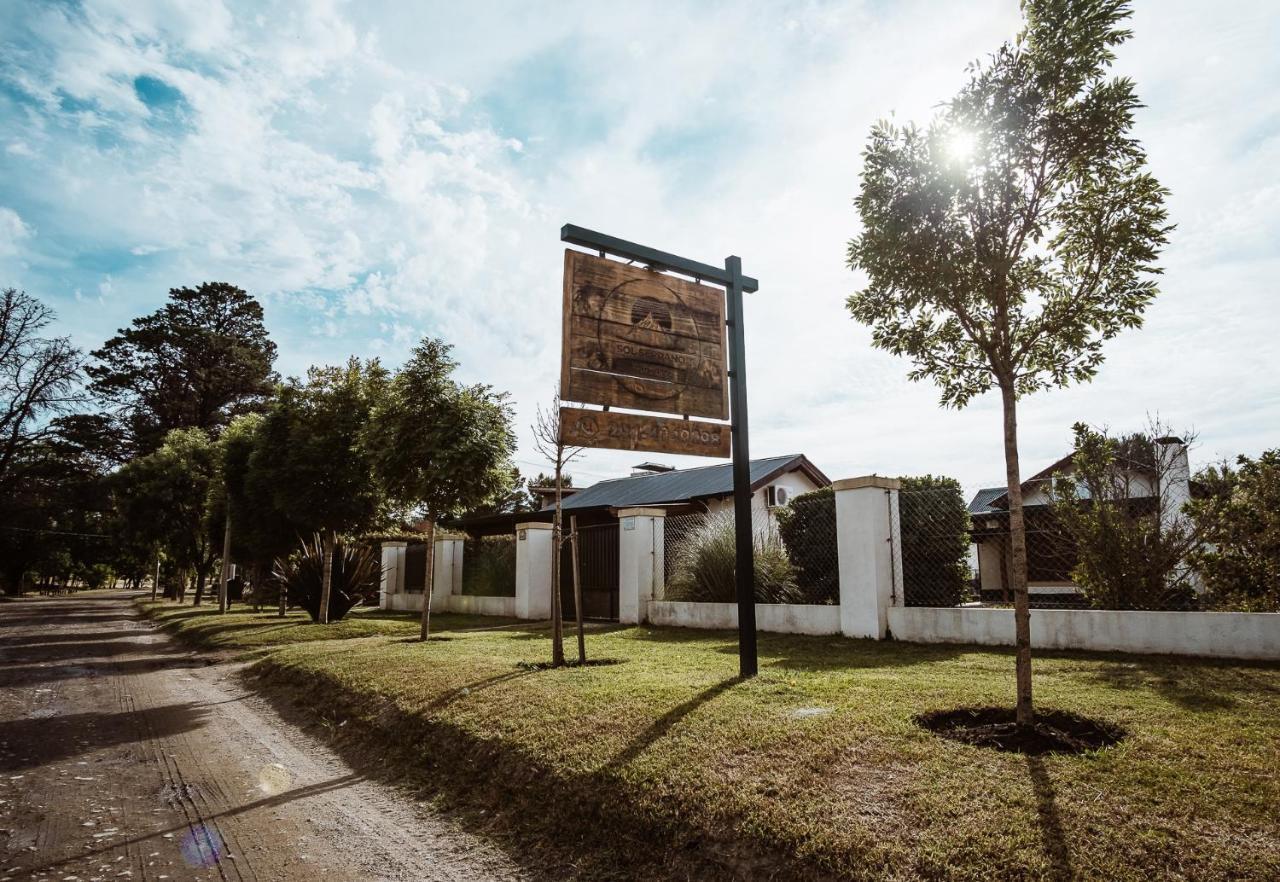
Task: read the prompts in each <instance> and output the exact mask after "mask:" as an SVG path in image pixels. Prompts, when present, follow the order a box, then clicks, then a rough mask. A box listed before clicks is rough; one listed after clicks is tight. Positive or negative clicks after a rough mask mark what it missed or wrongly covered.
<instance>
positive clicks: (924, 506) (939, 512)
mask: <svg viewBox="0 0 1280 882" xmlns="http://www.w3.org/2000/svg"><path fill="white" fill-rule="evenodd" d="M901 481H902V488H901V492H900V493H899V495H898V516H899V518H900V521H899V524H900V527H901V536H902V576H903V583H904V592H903V593H904V595H905V601H906V605H907V606H955V605H956V604H959V603H962V602H964V601H965V600H968V599H969V594H970V591H969V577H970V574H969V564H968V554H969V510H968V507H967V506H966V505H965V502H964V494H963V492H962V490H961V487H960V483H959V482H958V481H956V480H955V479H954V478H945V477H934V476H933V475H923V476H921V477H905V478H902V479H901ZM835 509H836V501H835V491H834V490H832V489H831V488H830V487H823V488H822V489H820V490H814V491H811V492H809V493H804V494H801V495H800V496H797V497H795V498H794V499H792V500H791V502H790V503H788V505H787V506H786V507H784V508H782V509H779V510H778V513H777V514H778V530H779V532H780V533H781V535H782V540H783V542H784V544H785V545H786V549H787V554H788V556H789V557H790V559H791V563H792V566H793V567H794V568H795V572H796V581H797V582H798V583H799V584H800V585H801V586H803V589H804V592H805V595H806V596H807V597H809V598H821V599H818V600H815V599H810V600H808V601H806V602H809V603H813V602H822V603H835V602H837V601H838V598H839V596H840V570H839V565H838V562H837V561H838V558H837V555H836V511H835Z"/></svg>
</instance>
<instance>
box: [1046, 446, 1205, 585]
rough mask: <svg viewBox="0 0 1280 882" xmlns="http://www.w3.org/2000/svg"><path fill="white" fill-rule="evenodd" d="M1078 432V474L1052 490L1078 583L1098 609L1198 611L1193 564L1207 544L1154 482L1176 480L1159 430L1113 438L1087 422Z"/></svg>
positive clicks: (1061, 479) (1075, 462) (1059, 479)
mask: <svg viewBox="0 0 1280 882" xmlns="http://www.w3.org/2000/svg"><path fill="white" fill-rule="evenodd" d="M1073 428H1074V431H1075V456H1074V457H1073V459H1072V471H1071V473H1070V474H1066V475H1060V476H1058V477H1057V478H1056V479H1055V480H1054V482H1053V483H1052V485H1051V486H1050V489H1049V498H1050V504H1051V511H1052V512H1053V515H1054V517H1056V518H1057V520H1058V522H1059V523H1060V524H1061V529H1062V530H1064V531H1065V533H1066V535H1067V536H1069V537H1070V540H1071V543H1072V544H1073V546H1074V548H1075V556H1076V562H1075V565H1074V566H1073V567H1072V568H1071V579H1072V581H1073V582H1075V584H1076V585H1078V586H1079V587H1080V589H1081V591H1083V592H1084V595H1085V598H1086V599H1087V600H1088V602H1089V604H1090V605H1091V606H1093V607H1094V608H1095V609H1163V610H1174V609H1194V608H1195V607H1196V606H1197V598H1196V594H1195V591H1194V588H1193V580H1192V578H1191V572H1190V569H1189V567H1188V566H1187V563H1186V561H1187V555H1188V553H1189V552H1190V551H1191V550H1192V549H1193V548H1194V547H1195V546H1196V544H1197V543H1198V541H1199V540H1198V538H1197V536H1196V532H1195V529H1194V526H1193V524H1192V523H1191V522H1190V521H1189V520H1188V519H1186V518H1184V517H1181V516H1180V513H1179V512H1170V511H1166V510H1165V508H1164V505H1165V502H1164V501H1163V500H1162V499H1161V497H1160V496H1159V495H1158V494H1157V495H1152V494H1151V492H1150V489H1149V487H1148V483H1150V484H1154V485H1155V486H1157V487H1158V486H1160V485H1162V484H1163V483H1164V482H1165V481H1166V480H1170V479H1171V478H1170V475H1171V471H1170V463H1168V462H1167V461H1166V458H1165V457H1163V456H1161V455H1160V454H1158V453H1157V451H1156V445H1155V442H1154V441H1153V440H1152V437H1153V436H1154V435H1155V432H1152V433H1150V434H1146V433H1135V434H1132V435H1126V436H1123V437H1113V436H1111V435H1110V434H1108V433H1107V432H1106V431H1097V430H1094V429H1091V428H1089V427H1088V426H1086V425H1084V424H1083V423H1076V425H1075V426H1074V427H1073ZM1139 477H1142V478H1143V480H1138V478H1139Z"/></svg>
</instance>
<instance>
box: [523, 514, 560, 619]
mask: <svg viewBox="0 0 1280 882" xmlns="http://www.w3.org/2000/svg"><path fill="white" fill-rule="evenodd" d="M553 544H554V542H553V541H552V537H551V525H550V524H544V523H540V522H536V521H535V522H528V523H523V524H516V618H517V619H547V618H550V617H551V555H552V552H553V550H552V547H551V546H552V545H553Z"/></svg>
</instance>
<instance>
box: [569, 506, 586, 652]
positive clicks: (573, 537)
mask: <svg viewBox="0 0 1280 882" xmlns="http://www.w3.org/2000/svg"><path fill="white" fill-rule="evenodd" d="M569 542H570V544H571V546H572V548H573V610H574V613H575V616H574V617H575V618H576V619H577V621H578V664H580V665H584V664H586V663H587V638H586V635H585V634H584V633H583V630H582V579H581V577H580V575H579V570H578V516H577V515H573V516H572V517H570V518H569Z"/></svg>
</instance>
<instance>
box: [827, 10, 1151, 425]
mask: <svg viewBox="0 0 1280 882" xmlns="http://www.w3.org/2000/svg"><path fill="white" fill-rule="evenodd" d="M1023 9H1024V11H1025V14H1026V27H1025V29H1024V31H1023V33H1022V34H1021V35H1020V37H1019V39H1018V40H1017V41H1016V42H1015V43H1006V44H1004V45H1003V46H1001V47H1000V49H998V50H997V51H996V52H995V53H994V54H993V55H992V56H991V57H990V58H989V59H987V60H985V61H983V62H979V63H975V64H974V66H973V67H972V68H971V76H970V80H969V83H968V84H967V85H966V86H964V87H963V88H962V89H961V90H960V92H959V93H958V94H957V95H956V96H955V98H953V99H952V100H951V101H950V102H948V103H947V104H946V105H945V109H944V110H943V111H942V113H941V114H940V115H939V116H938V117H937V118H935V119H934V120H933V122H932V123H930V125H929V126H928V127H927V128H926V129H923V130H922V129H919V128H916V127H915V126H914V125H908V126H905V127H898V126H896V125H894V124H892V123H889V122H880V123H878V124H876V126H875V127H874V128H873V129H872V132H871V138H870V142H869V144H868V146H867V149H866V151H865V154H864V157H865V167H864V170H863V175H862V189H861V192H860V193H859V195H858V197H857V199H856V204H857V207H858V211H859V213H860V215H861V218H862V226H863V230H862V233H861V235H859V236H857V237H856V238H854V239H853V240H852V241H851V242H850V243H849V251H848V259H849V265H850V266H851V267H852V268H853V269H855V270H861V271H862V272H864V273H866V276H867V284H866V286H865V287H864V288H863V289H862V290H861V291H859V292H858V293H856V294H854V295H852V296H850V297H849V299H848V307H849V310H850V312H852V314H853V316H854V317H855V318H856V319H858V320H859V321H861V322H864V323H865V324H868V325H870V326H871V328H872V334H873V340H874V342H875V345H876V346H878V347H880V348H882V349H886V350H888V351H889V352H892V353H894V354H897V355H904V356H907V357H909V358H911V359H912V360H913V362H914V364H915V367H914V369H913V370H912V372H911V378H912V379H914V380H921V379H925V378H928V379H931V380H933V381H934V382H935V383H936V384H937V385H938V386H939V387H940V388H941V390H942V402H943V403H944V404H946V405H950V406H956V407H959V406H963V405H964V404H966V403H967V402H968V401H969V400H970V399H971V398H972V397H973V396H975V395H977V394H980V393H982V392H984V391H986V390H988V389H990V388H992V387H993V386H994V385H1000V386H1001V387H1002V388H1003V387H1011V388H1012V389H1013V390H1014V391H1015V392H1016V393H1017V394H1019V395H1022V394H1026V393H1029V392H1032V391H1035V390H1037V389H1040V388H1044V387H1047V386H1060V385H1065V384H1067V383H1070V382H1072V381H1080V380H1087V379H1089V378H1091V377H1092V376H1093V375H1094V373H1095V372H1096V371H1097V368H1098V365H1099V364H1100V363H1101V361H1102V343H1103V341H1104V340H1107V339H1109V338H1111V337H1113V336H1115V335H1116V334H1117V333H1119V332H1120V331H1121V330H1122V329H1124V328H1134V327H1138V326H1139V325H1140V324H1141V321H1142V313H1143V310H1144V309H1145V308H1146V306H1147V304H1148V303H1150V301H1151V299H1152V298H1153V297H1155V295H1156V285H1155V281H1154V280H1153V279H1152V278H1151V276H1153V275H1155V274H1157V273H1159V272H1160V270H1159V268H1158V267H1157V266H1156V263H1155V261H1156V257H1157V255H1158V253H1159V250H1160V247H1161V246H1162V245H1163V244H1164V243H1165V241H1166V237H1167V234H1168V231H1169V230H1170V227H1169V226H1168V225H1167V224H1166V219H1167V215H1166V211H1165V208H1164V198H1165V196H1166V195H1167V193H1166V191H1165V189H1164V188H1163V187H1161V186H1160V184H1159V183H1158V182H1157V181H1156V180H1155V178H1154V177H1152V176H1151V175H1150V174H1149V173H1147V172H1146V171H1145V170H1144V168H1145V164H1146V156H1145V153H1144V152H1143V149H1142V147H1141V145H1140V144H1139V142H1138V141H1137V140H1136V139H1134V138H1133V137H1132V136H1131V135H1130V130H1131V129H1132V126H1133V115H1134V111H1135V110H1136V109H1137V107H1138V106H1139V103H1138V99H1137V96H1136V95H1135V93H1134V85H1133V83H1132V82H1131V81H1130V80H1128V79H1126V78H1123V77H1116V78H1112V77H1109V76H1108V72H1109V68H1110V65H1111V63H1112V61H1113V58H1114V55H1113V50H1114V48H1115V47H1116V46H1117V45H1119V44H1120V43H1123V42H1124V41H1125V40H1127V39H1128V37H1129V35H1130V34H1129V31H1127V30H1124V29H1122V28H1121V27H1120V26H1119V25H1120V23H1121V22H1122V21H1124V19H1126V18H1128V16H1129V14H1130V10H1129V5H1128V3H1126V2H1121V0H1075V2H1061V0H1028V2H1026V3H1024V4H1023ZM958 148H965V149H958ZM968 148H971V149H968Z"/></svg>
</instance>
